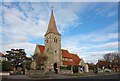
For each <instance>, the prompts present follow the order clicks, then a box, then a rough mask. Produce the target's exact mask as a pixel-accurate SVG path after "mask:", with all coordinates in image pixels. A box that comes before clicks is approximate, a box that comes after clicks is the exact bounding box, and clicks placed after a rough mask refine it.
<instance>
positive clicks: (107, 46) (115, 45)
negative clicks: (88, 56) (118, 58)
mask: <svg viewBox="0 0 120 81" xmlns="http://www.w3.org/2000/svg"><path fill="white" fill-rule="evenodd" d="M119 43H120V42H119ZM99 47H100V48H118V42H108V43H105V44H103V45H100V46H99Z"/></svg>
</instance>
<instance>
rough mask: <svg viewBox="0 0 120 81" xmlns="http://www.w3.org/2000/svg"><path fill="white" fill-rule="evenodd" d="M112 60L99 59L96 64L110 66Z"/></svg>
mask: <svg viewBox="0 0 120 81" xmlns="http://www.w3.org/2000/svg"><path fill="white" fill-rule="evenodd" d="M110 64H111V63H110V62H107V61H98V62H97V64H96V65H100V66H108V65H110Z"/></svg>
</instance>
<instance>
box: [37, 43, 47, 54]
mask: <svg viewBox="0 0 120 81" xmlns="http://www.w3.org/2000/svg"><path fill="white" fill-rule="evenodd" d="M37 47H38V49H39V51H40V54H43V52H44V49H45V46H43V45H38V44H37Z"/></svg>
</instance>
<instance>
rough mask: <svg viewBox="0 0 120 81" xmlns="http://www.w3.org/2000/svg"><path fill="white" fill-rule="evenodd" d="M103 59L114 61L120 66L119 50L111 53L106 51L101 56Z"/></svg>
mask: <svg viewBox="0 0 120 81" xmlns="http://www.w3.org/2000/svg"><path fill="white" fill-rule="evenodd" d="M103 59H104V60H105V61H108V62H111V63H114V64H116V65H118V66H120V53H119V52H112V53H107V54H105V55H104V56H103Z"/></svg>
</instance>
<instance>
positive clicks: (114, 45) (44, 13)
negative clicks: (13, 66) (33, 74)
mask: <svg viewBox="0 0 120 81" xmlns="http://www.w3.org/2000/svg"><path fill="white" fill-rule="evenodd" d="M51 6H53V7H54V16H55V20H56V24H57V28H58V31H59V32H60V33H61V45H62V48H63V49H68V50H69V52H71V53H75V54H78V55H79V56H80V58H83V59H84V60H85V62H93V63H96V62H97V60H99V59H102V56H103V55H104V54H105V53H108V52H116V51H118V50H117V49H118V3H117V2H3V3H2V6H1V7H0V18H1V20H2V21H0V23H1V24H0V33H1V36H0V39H2V40H1V42H2V43H1V44H2V48H1V49H0V51H2V52H3V53H5V51H6V50H10V49H11V48H24V49H25V51H26V53H27V55H28V56H30V55H32V54H33V52H34V49H35V45H36V44H41V45H44V34H45V32H46V30H47V27H48V22H49V18H50V15H51Z"/></svg>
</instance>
